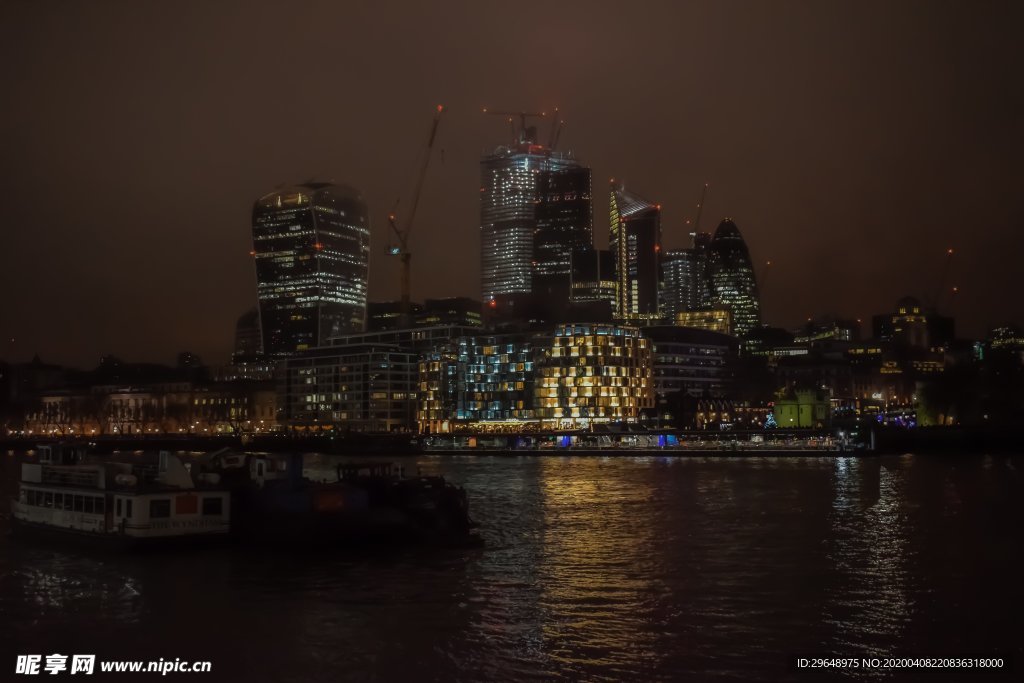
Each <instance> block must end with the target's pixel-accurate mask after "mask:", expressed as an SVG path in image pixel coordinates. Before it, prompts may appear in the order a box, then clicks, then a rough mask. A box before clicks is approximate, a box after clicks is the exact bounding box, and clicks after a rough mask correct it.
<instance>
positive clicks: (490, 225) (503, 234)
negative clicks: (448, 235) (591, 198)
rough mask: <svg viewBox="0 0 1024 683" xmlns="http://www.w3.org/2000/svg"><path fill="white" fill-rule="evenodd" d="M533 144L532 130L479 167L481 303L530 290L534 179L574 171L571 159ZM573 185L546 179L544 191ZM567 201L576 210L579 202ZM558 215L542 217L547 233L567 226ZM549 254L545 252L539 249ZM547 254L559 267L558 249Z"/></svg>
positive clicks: (535, 224)
mask: <svg viewBox="0 0 1024 683" xmlns="http://www.w3.org/2000/svg"><path fill="white" fill-rule="evenodd" d="M535 139H536V133H535V131H534V129H532V128H527V129H526V130H525V131H524V133H523V135H522V136H521V137H520V141H519V142H518V143H517V144H515V145H512V146H509V147H499V148H498V149H496V150H495V151H494V153H493V154H491V155H488V156H486V157H484V158H483V160H482V161H481V162H480V266H481V272H480V291H481V294H482V296H483V299H484V302H485V303H486V302H489V301H492V300H495V299H498V298H515V297H516V296H517V295H528V294H530V293H531V292H532V291H533V272H534V269H533V261H534V235H535V233H536V232H537V229H538V222H537V203H538V199H539V196H538V186H539V176H540V175H541V173H542V172H545V171H554V172H558V171H563V170H565V169H569V168H575V167H577V166H578V164H577V163H576V161H575V160H573V159H572V158H571V156H570V155H568V154H561V153H556V152H553V151H552V150H550V149H549V148H547V147H545V146H544V145H539V144H536V142H535ZM574 182H580V177H579V176H564V177H563V176H557V177H549V179H548V180H547V181H546V186H548V187H552V186H553V187H562V186H563V183H565V184H568V185H572V184H573V183H574ZM566 192H569V193H570V194H571V190H565V191H556V192H553V193H552V194H556V193H557V194H561V195H562V196H563V197H564V195H565V194H566ZM577 194H578V193H577ZM588 195H589V190H588ZM572 202H573V204H575V205H576V206H577V209H578V205H579V200H572ZM570 211H572V210H570ZM558 213H559V212H558V211H557V210H555V209H552V210H551V212H549V213H547V214H546V216H547V217H548V218H547V219H546V221H547V222H546V224H545V225H546V231H547V230H550V231H552V232H554V233H556V234H557V233H558V232H559V231H560V230H561V227H560V226H562V227H564V226H565V225H566V224H567V223H566V222H563V221H561V220H559V217H558ZM588 227H589V226H588ZM582 229H586V228H582ZM569 232H570V233H572V232H574V231H573V230H569ZM545 244H547V241H546V242H545ZM548 251H549V250H548V249H547V248H546V247H545V249H543V250H542V252H543V253H547V252H548ZM551 251H552V253H553V254H555V255H554V256H553V259H554V260H555V261H556V262H558V261H559V260H560V257H559V256H558V255H557V254H558V253H559V250H557V249H554V250H551Z"/></svg>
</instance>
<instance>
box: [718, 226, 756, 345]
mask: <svg viewBox="0 0 1024 683" xmlns="http://www.w3.org/2000/svg"><path fill="white" fill-rule="evenodd" d="M710 260H711V268H710V272H711V288H712V290H713V292H712V296H713V297H714V298H715V299H716V300H717V302H718V303H719V304H724V305H726V306H728V307H729V309H730V310H731V311H732V327H733V332H734V333H735V334H736V335H737V336H742V335H744V334H746V333H747V332H750V331H751V330H753V329H755V328H757V327H760V326H761V300H760V298H759V296H758V292H757V278H756V277H755V275H754V264H753V263H752V262H751V260H750V252H749V251H748V249H747V243H746V242H744V241H743V235H741V234H740V229H739V228H737V227H736V224H735V223H733V222H732V221H731V220H730V219H728V218H726V219H725V220H723V221H722V222H721V223H720V224H719V226H718V229H717V230H715V236H714V237H713V238H712V239H711V246H710Z"/></svg>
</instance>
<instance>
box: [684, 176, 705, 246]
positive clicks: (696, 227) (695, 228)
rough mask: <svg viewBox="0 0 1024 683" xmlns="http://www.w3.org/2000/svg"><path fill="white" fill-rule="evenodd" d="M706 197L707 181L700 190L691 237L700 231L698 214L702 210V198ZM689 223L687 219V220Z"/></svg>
mask: <svg viewBox="0 0 1024 683" xmlns="http://www.w3.org/2000/svg"><path fill="white" fill-rule="evenodd" d="M707 197H708V183H704V188H703V189H702V190H701V191H700V201H699V202H697V218H696V219H694V221H693V232H692V233H690V236H691V237H694V236H696V234H697V233H698V232H700V215H701V213H703V211H704V200H705V199H707ZM687 223H689V221H687Z"/></svg>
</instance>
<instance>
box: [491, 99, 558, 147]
mask: <svg viewBox="0 0 1024 683" xmlns="http://www.w3.org/2000/svg"><path fill="white" fill-rule="evenodd" d="M483 113H485V114H490V115H491V116H507V117H508V122H509V125H510V126H511V128H512V144H517V143H521V142H526V131H527V130H529V129H528V128H527V127H526V119H543V118H547V115H548V113H547V112H546V111H491V110H490V109H488V108H487V107H484V109H483ZM516 118H518V119H519V128H518V129H516V124H515V120H516ZM535 134H536V133H535ZM533 142H536V140H533Z"/></svg>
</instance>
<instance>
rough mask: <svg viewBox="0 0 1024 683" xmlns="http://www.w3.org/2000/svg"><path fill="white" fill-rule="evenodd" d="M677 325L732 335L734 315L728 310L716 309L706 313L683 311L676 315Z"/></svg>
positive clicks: (705, 311)
mask: <svg viewBox="0 0 1024 683" xmlns="http://www.w3.org/2000/svg"><path fill="white" fill-rule="evenodd" d="M676 325H677V326H679V327H692V328H695V329H698V330H708V331H709V332H718V333H719V334H730V335H731V334H732V313H731V312H730V311H729V309H728V308H714V309H708V310H704V311H681V312H679V313H676Z"/></svg>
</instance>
